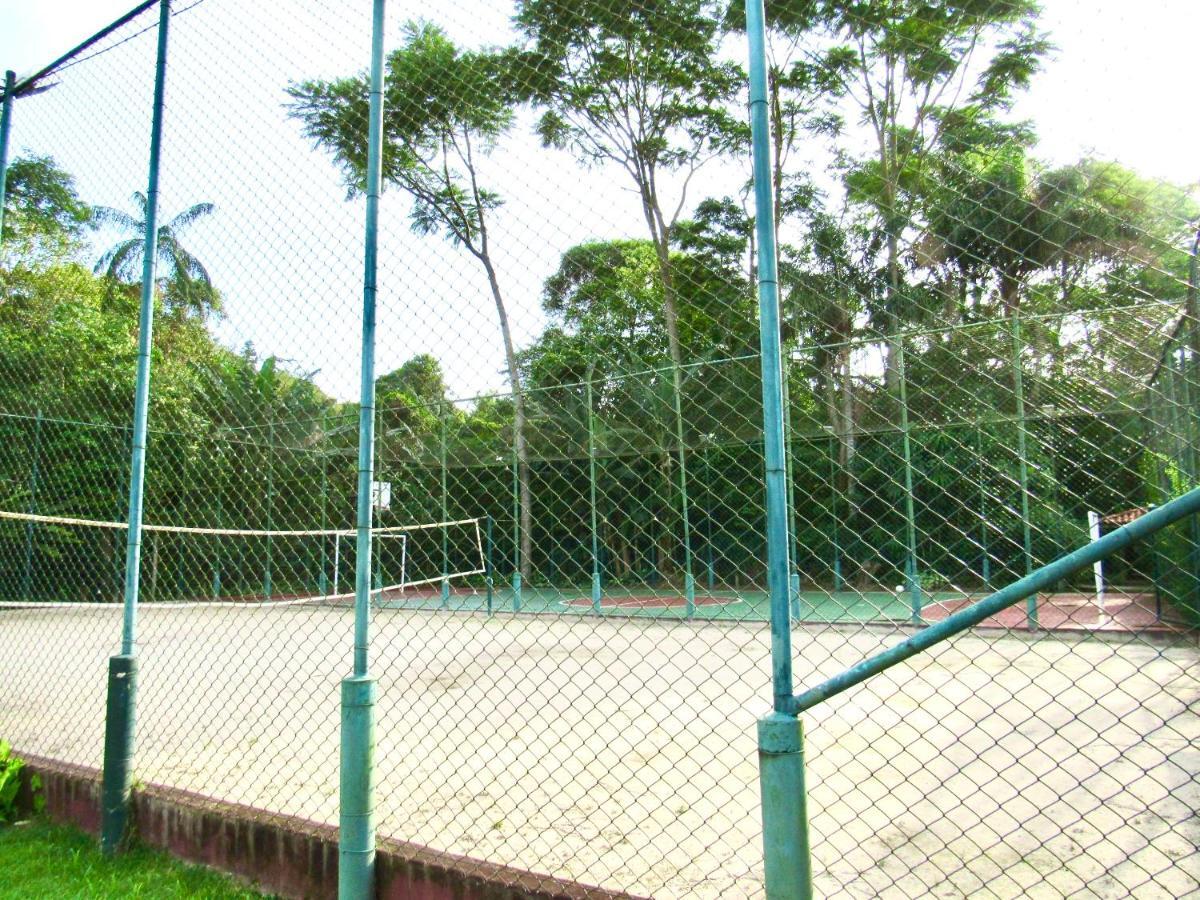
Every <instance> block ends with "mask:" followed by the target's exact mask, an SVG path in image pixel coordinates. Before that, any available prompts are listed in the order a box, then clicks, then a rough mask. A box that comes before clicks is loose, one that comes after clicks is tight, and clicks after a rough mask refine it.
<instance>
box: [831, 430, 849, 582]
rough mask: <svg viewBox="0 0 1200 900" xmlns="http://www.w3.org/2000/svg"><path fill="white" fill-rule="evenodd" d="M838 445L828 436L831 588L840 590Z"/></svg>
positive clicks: (833, 436)
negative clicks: (831, 550)
mask: <svg viewBox="0 0 1200 900" xmlns="http://www.w3.org/2000/svg"><path fill="white" fill-rule="evenodd" d="M837 468H838V447H837V437H836V436H835V435H830V436H829V486H830V491H831V493H830V502H831V504H832V506H833V508H832V509H831V510H830V517H829V519H830V522H829V537H830V540H831V541H833V589H834V591H840V590H842V588H843V587H844V586H845V584H844V582H843V581H842V542H841V535H840V534H839V529H838V510H839V508H840V504H839V503H838V496H839V495H840V494H841V488H840V487H839V485H838V472H837Z"/></svg>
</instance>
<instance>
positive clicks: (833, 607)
mask: <svg viewBox="0 0 1200 900" xmlns="http://www.w3.org/2000/svg"><path fill="white" fill-rule="evenodd" d="M964 597H965V595H964V594H963V592H961V591H956V592H939V593H926V594H924V595H923V600H924V605H925V606H929V605H934V604H938V603H943V602H946V603H949V602H954V601H961V600H963V599H964ZM910 603H911V601H910V599H909V596H908V595H907V594H905V593H901V594H896V593H892V592H890V591H865V592H859V591H838V592H831V591H822V590H813V591H802V592H801V593H800V594H799V595H798V596H797V597H794V598H793V607H792V616H793V618H795V619H798V620H800V621H805V622H813V623H831V622H847V623H863V622H886V623H897V622H908V621H910V620H911V618H912V607H911V605H910ZM377 605H378V607H379V608H380V609H408V610H421V609H427V610H450V611H460V612H481V611H482V612H486V611H487V610H488V608H489V607H488V596H487V592H486V591H485V590H468V591H458V592H454V593H451V594H450V596H449V598H448V599H446V600H443V598H442V597H441V595H439V594H437V593H436V592H429V591H425V592H420V593H413V594H412V595H411V596H408V597H403V596H398V595H393V594H388V595H386V596H385V597H384V599H382V600H380V601H378V603H377ZM491 610H492V611H493V612H495V613H497V614H499V613H512V612H519V613H529V614H535V613H541V614H552V615H579V616H595V615H597V614H598V615H600V616H603V617H605V618H630V617H634V618H651V619H671V620H676V619H688V618H691V619H695V620H697V621H710V622H711V621H715V622H767V621H769V620H770V601H769V599H768V596H767V592H766V591H765V590H725V591H700V590H697V592H696V595H695V604H694V608H693V609H691V610H689V609H688V605H687V600H686V598H685V597H684V595H683V593H682V592H678V591H663V590H658V591H656V590H654V589H647V588H646V587H645V586H640V587H628V588H624V587H613V588H606V589H604V590H603V591H602V593H601V596H600V606H599V611H598V612H597V609H596V607H595V605H594V604H593V601H592V597H591V586H590V585H579V586H574V587H572V586H566V587H536V588H522V590H521V592H520V595H519V597H518V596H517V595H516V594H515V592H514V591H513V589H512V588H511V587H503V588H498V589H496V590H494V591H493V592H492V598H491Z"/></svg>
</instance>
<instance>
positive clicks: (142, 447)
mask: <svg viewBox="0 0 1200 900" xmlns="http://www.w3.org/2000/svg"><path fill="white" fill-rule="evenodd" d="M170 23H171V0H161V2H160V3H159V7H158V47H157V56H156V59H155V69H154V106H153V112H152V115H151V122H150V164H149V170H150V171H149V178H148V184H147V187H146V222H145V228H146V235H145V244H144V246H143V248H142V292H141V306H140V309H139V312H138V357H137V382H136V388H135V392H134V405H133V450H132V453H131V455H130V464H129V526H128V533H127V537H126V545H125V605H124V613H123V620H122V625H121V652H120V653H119V654H118V655H116V656H113V657H111V658H110V659H109V662H108V698H107V706H106V714H105V722H104V775H103V783H102V788H101V810H100V847H101V849H102V850H103V852H104V853H106V854H112V853H115V852H116V851H117V849H118V848H119V846H120V845H121V842H122V841H123V839H124V837H125V826H126V822H127V819H128V813H129V776H130V767H131V764H132V760H133V739H134V710H135V706H136V697H137V658H136V650H135V638H136V632H137V603H138V582H139V579H140V576H141V568H142V557H141V553H142V488H143V479H144V477H145V474H146V430H147V419H148V416H149V406H150V351H151V347H152V337H153V328H154V280H155V270H156V263H157V259H158V173H159V160H160V156H161V150H162V126H163V98H164V94H165V89H166V78H167V38H168V34H169V30H170Z"/></svg>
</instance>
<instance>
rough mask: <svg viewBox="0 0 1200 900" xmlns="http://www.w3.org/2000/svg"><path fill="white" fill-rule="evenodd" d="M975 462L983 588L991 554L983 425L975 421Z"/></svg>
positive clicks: (986, 585)
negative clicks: (984, 469)
mask: <svg viewBox="0 0 1200 900" xmlns="http://www.w3.org/2000/svg"><path fill="white" fill-rule="evenodd" d="M975 463H976V466H977V468H978V475H977V477H978V479H979V548H980V551H981V553H982V556H983V565H982V566H981V567H980V568H981V572H980V574H981V575H982V576H983V586H984V588H990V587H991V586H992V554H991V551H990V550H988V517H987V486H986V485H985V484H984V480H983V426H981V425H980V424H979V423H978V422H976V423H975Z"/></svg>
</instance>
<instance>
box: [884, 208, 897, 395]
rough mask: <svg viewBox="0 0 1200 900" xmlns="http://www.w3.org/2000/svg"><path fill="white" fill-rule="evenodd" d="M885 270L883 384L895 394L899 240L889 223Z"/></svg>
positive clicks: (892, 214)
mask: <svg viewBox="0 0 1200 900" xmlns="http://www.w3.org/2000/svg"><path fill="white" fill-rule="evenodd" d="M889 216H894V213H889ZM887 272H888V280H887V311H886V313H885V315H884V320H885V321H886V322H887V346H886V349H885V358H884V368H883V385H884V387H885V388H886V389H887V391H888V392H889V393H892V394H895V393H897V392H899V390H900V370H899V368H898V367H897V364H896V358H897V357H898V356H899V349H898V342H897V340H896V332H897V331H899V330H900V315H899V310H897V309H896V305H897V302H898V300H897V295H898V294H899V293H900V241H899V239H898V238H897V237H896V233H895V231H894V230H893V229H892V226H891V225H890V224H889V225H888V236H887Z"/></svg>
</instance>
